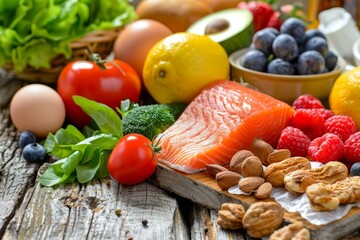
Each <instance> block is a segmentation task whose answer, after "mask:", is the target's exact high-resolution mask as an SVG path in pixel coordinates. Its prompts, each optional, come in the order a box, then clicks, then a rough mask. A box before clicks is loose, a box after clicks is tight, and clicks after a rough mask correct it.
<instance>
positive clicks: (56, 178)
mask: <svg viewBox="0 0 360 240" xmlns="http://www.w3.org/2000/svg"><path fill="white" fill-rule="evenodd" d="M68 177H69V175H67V174H62V175H61V174H57V173H56V172H55V171H54V169H53V168H52V166H49V168H48V169H46V171H45V172H44V174H43V175H41V176H40V178H39V182H40V183H41V184H42V185H44V186H48V187H49V186H55V185H58V184H60V183H62V182H64V181H65V180H66V179H67V178H68Z"/></svg>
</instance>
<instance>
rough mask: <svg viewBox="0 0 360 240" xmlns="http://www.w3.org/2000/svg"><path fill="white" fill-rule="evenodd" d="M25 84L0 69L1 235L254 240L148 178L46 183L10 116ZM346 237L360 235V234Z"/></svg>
mask: <svg viewBox="0 0 360 240" xmlns="http://www.w3.org/2000/svg"><path fill="white" fill-rule="evenodd" d="M21 84H22V83H21V82H19V81H18V80H15V79H11V77H9V76H6V75H5V74H4V73H0V103H1V109H0V239H76V240H78V239H166V240H168V239H224V240H227V239H239V240H240V239H251V238H250V237H248V236H247V235H246V234H244V232H242V231H224V230H221V229H220V228H219V226H218V225H217V224H216V217H217V211H216V210H215V209H208V208H206V207H203V206H201V205H198V204H196V203H193V202H192V201H190V200H187V199H184V198H182V197H179V196H177V195H175V194H173V193H171V192H168V191H165V190H163V189H160V188H158V187H156V186H155V185H153V184H151V183H148V182H146V183H142V184H139V185H136V186H133V187H124V186H122V185H119V184H118V183H116V182H115V181H113V180H112V179H110V178H106V179H101V180H93V181H91V182H90V183H87V184H84V185H79V184H69V185H66V186H61V187H57V188H51V187H43V186H41V185H40V184H39V183H38V181H37V177H38V173H41V172H42V171H44V169H45V168H46V164H45V165H43V166H39V165H36V164H27V163H26V161H25V160H24V159H23V158H22V156H21V149H20V148H19V146H18V137H19V133H18V132H17V130H16V129H15V127H14V126H13V125H12V123H11V120H10V118H9V109H8V102H9V99H10V97H11V95H12V94H13V93H14V91H16V89H18V88H19V87H20V86H21ZM174 184H176V183H175V182H174ZM187 191H192V189H187ZM359 229H360V226H359ZM345 239H346V240H351V239H352V240H354V239H360V232H359V231H357V232H355V233H353V234H351V236H348V237H346V238H343V240H345Z"/></svg>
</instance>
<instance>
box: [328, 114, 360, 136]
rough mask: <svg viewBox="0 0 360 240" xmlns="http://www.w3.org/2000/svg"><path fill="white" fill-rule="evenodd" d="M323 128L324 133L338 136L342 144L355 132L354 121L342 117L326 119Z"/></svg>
mask: <svg viewBox="0 0 360 240" xmlns="http://www.w3.org/2000/svg"><path fill="white" fill-rule="evenodd" d="M324 127H325V132H327V133H335V134H337V135H339V137H340V138H341V140H342V141H343V142H345V141H346V139H348V137H349V136H350V135H351V134H353V133H355V132H356V125H355V122H354V120H352V118H351V117H348V116H344V115H335V116H332V117H330V118H328V119H327V120H326V121H325V123H324Z"/></svg>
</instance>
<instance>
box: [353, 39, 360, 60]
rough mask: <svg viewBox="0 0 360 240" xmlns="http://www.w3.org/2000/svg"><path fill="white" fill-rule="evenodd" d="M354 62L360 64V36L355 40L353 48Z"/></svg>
mask: <svg viewBox="0 0 360 240" xmlns="http://www.w3.org/2000/svg"><path fill="white" fill-rule="evenodd" d="M352 52H353V57H354V63H355V65H356V66H360V38H359V39H358V40H356V41H355V43H354V45H353V48H352Z"/></svg>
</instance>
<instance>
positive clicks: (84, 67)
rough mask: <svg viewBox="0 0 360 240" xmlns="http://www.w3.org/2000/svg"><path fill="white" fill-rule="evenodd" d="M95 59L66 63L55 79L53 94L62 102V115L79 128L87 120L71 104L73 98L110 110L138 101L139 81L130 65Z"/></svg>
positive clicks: (84, 115)
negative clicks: (124, 102)
mask: <svg viewBox="0 0 360 240" xmlns="http://www.w3.org/2000/svg"><path fill="white" fill-rule="evenodd" d="M96 57H97V56H95V57H94V58H95V60H94V61H74V62H71V63H69V64H67V65H66V66H65V68H64V69H63V70H62V71H61V73H60V76H59V78H58V83H57V91H58V93H59V95H60V96H61V98H62V99H63V101H64V103H65V108H66V116H67V118H68V120H69V121H70V123H72V124H74V125H75V126H77V127H80V128H81V127H84V126H85V125H86V124H88V123H89V121H90V117H89V116H88V115H86V114H85V113H84V112H83V111H82V110H81V108H80V107H79V106H77V105H76V104H75V102H74V100H73V98H72V97H73V96H74V95H79V96H83V97H85V98H88V99H91V100H94V101H96V102H100V103H103V104H106V105H107V106H109V107H111V108H112V109H114V110H115V109H116V107H118V106H119V105H120V103H121V101H122V100H125V99H130V101H132V102H138V101H139V99H140V92H141V81H140V78H139V75H138V74H137V72H136V71H135V70H134V68H133V67H132V66H130V65H129V64H127V63H125V62H123V61H119V60H113V61H111V62H105V63H104V62H103V61H102V60H100V59H96ZM98 64H100V65H98Z"/></svg>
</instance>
